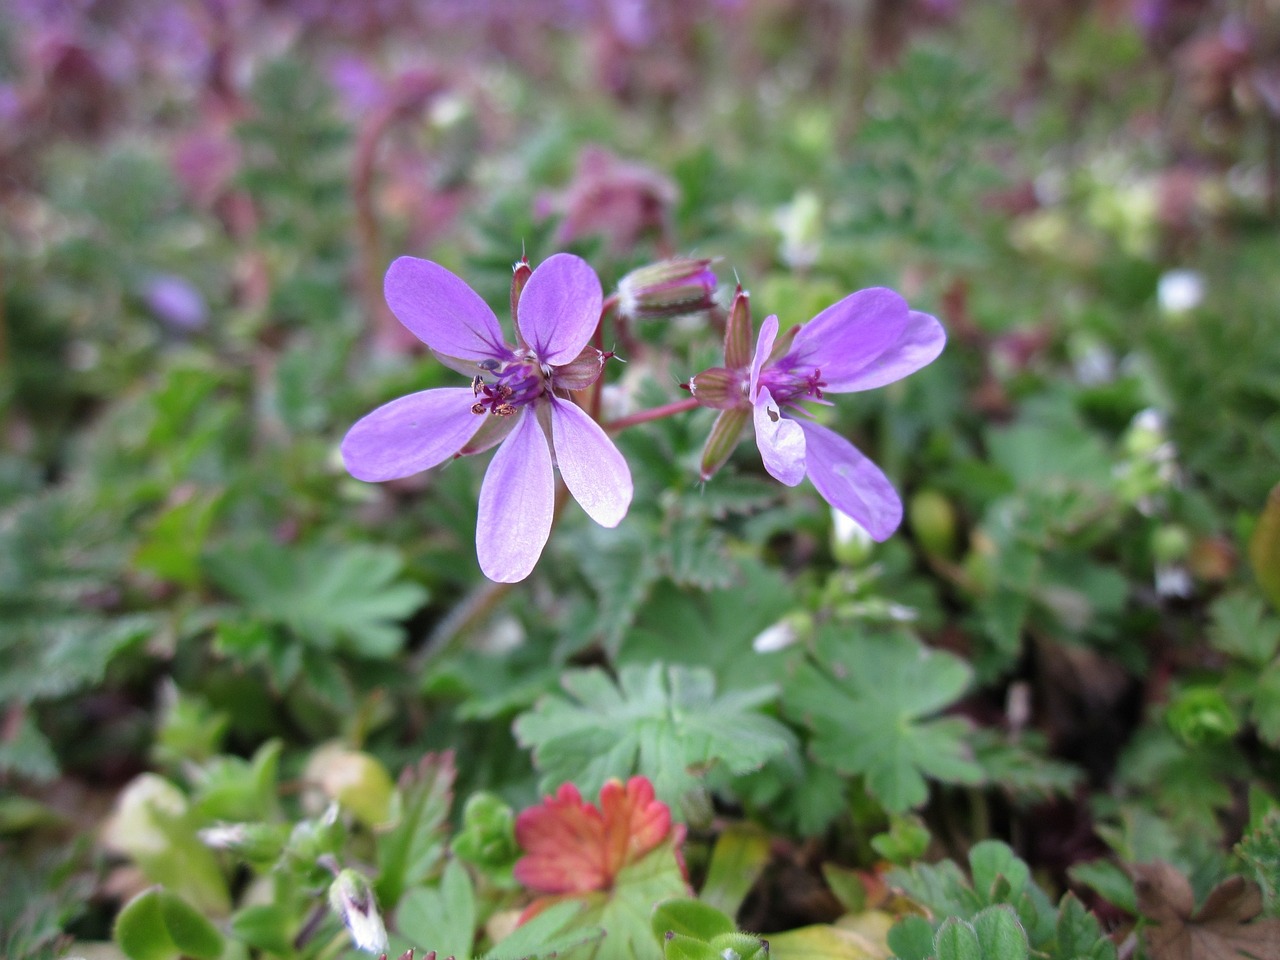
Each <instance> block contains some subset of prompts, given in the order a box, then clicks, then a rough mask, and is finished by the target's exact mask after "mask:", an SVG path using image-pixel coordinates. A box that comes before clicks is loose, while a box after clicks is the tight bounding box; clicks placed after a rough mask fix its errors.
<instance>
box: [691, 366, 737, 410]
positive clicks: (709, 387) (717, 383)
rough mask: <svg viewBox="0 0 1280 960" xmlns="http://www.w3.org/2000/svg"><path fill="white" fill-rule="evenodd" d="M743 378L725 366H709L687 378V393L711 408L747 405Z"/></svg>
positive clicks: (718, 408) (730, 407) (732, 407)
mask: <svg viewBox="0 0 1280 960" xmlns="http://www.w3.org/2000/svg"><path fill="white" fill-rule="evenodd" d="M743 388H744V383H743V378H742V376H741V375H740V374H738V373H736V372H735V371H733V370H729V369H727V368H726V367H709V368H708V369H706V370H703V371H702V372H701V373H699V374H695V375H694V376H693V377H692V378H691V379H690V380H689V393H690V394H692V395H693V399H695V400H697V401H698V403H699V404H700V405H701V406H704V407H711V408H712V409H713V410H731V409H734V408H736V407H742V408H746V407H747V402H746V397H745V396H744V395H743Z"/></svg>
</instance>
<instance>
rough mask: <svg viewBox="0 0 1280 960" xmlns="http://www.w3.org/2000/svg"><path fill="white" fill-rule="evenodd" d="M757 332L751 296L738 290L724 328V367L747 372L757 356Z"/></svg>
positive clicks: (739, 286)
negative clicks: (754, 328) (752, 315)
mask: <svg viewBox="0 0 1280 960" xmlns="http://www.w3.org/2000/svg"><path fill="white" fill-rule="evenodd" d="M754 340H755V332H754V331H753V330H752V329H751V294H749V293H747V291H745V290H743V289H742V284H738V289H737V291H736V292H735V293H734V295H733V305H732V306H731V307H730V308H729V322H728V323H727V324H725V328H724V365H725V366H726V367H728V368H729V369H730V370H745V369H747V368H748V367H750V366H751V360H752V357H753V356H754V355H755V347H756V345H755V343H754V342H753V341H754Z"/></svg>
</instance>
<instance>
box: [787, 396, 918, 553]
mask: <svg viewBox="0 0 1280 960" xmlns="http://www.w3.org/2000/svg"><path fill="white" fill-rule="evenodd" d="M796 422H797V423H799V424H800V426H801V428H802V429H803V430H804V438H805V441H806V444H807V447H806V451H807V466H808V470H809V479H810V480H812V481H813V485H814V486H815V487H817V488H818V493H820V494H822V497H823V499H825V500H826V501H827V503H829V504H831V505H832V506H833V507H835V508H836V509H837V510H840V511H841V512H843V513H847V514H848V515H849V516H851V517H852V518H853V519H854V520H857V521H858V523H860V524H862V526H863V527H865V528H866V531H867V532H868V533H869V534H871V536H872V537H873V538H874V539H876V540H887V539H889V536H890V535H891V534H892V533H893V531H894V530H896V529H898V524H900V523H901V522H902V501H901V500H899V499H898V493H897V491H896V490H894V489H893V484H891V483H890V482H889V480H888V478H887V477H886V476H885V475H884V474H883V473H882V472H881V471H880V468H879V467H877V466H876V465H875V464H874V463H872V462H871V461H870V460H869V459H867V457H865V456H864V455H863V454H862V453H861V451H859V450H858V448H857V447H855V446H854V445H853V444H852V443H850V442H849V441H848V440H846V439H845V438H844V437H842V436H840V435H839V434H838V433H835V432H834V431H831V430H828V429H827V428H826V427H822V426H819V425H818V424H816V423H810V422H808V421H805V420H798V421H796Z"/></svg>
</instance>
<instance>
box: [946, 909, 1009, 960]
mask: <svg viewBox="0 0 1280 960" xmlns="http://www.w3.org/2000/svg"><path fill="white" fill-rule="evenodd" d="M933 952H934V954H935V956H936V957H937V960H997V958H996V957H990V958H988V957H985V956H984V955H983V953H982V947H981V945H980V944H979V943H978V932H977V931H976V930H974V929H973V927H972V926H971V925H970V924H968V923H966V922H965V921H963V920H961V919H960V918H959V917H948V918H947V919H946V920H944V921H943V923H942V926H941V927H939V928H938V933H937V935H936V936H934V938H933Z"/></svg>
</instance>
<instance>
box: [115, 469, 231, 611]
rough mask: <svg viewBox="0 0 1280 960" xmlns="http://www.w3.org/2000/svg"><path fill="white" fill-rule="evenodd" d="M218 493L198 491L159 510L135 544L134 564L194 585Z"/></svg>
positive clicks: (215, 508) (196, 583) (220, 499)
mask: <svg viewBox="0 0 1280 960" xmlns="http://www.w3.org/2000/svg"><path fill="white" fill-rule="evenodd" d="M222 497H223V495H222V493H221V492H215V493H205V494H198V495H196V496H193V497H191V498H190V499H187V500H184V501H182V502H181V503H177V504H174V505H173V506H171V507H169V508H168V509H167V510H166V511H165V512H164V513H161V514H160V515H159V516H158V517H156V519H155V520H154V521H153V522H152V524H151V527H150V529H149V531H148V533H147V536H146V538H145V539H144V540H143V541H142V543H141V544H140V545H139V546H138V550H137V552H136V553H135V554H134V556H133V563H134V566H136V567H137V568H138V569H140V570H145V571H147V572H148V573H150V574H153V575H154V576H156V577H159V578H160V579H162V580H171V581H173V582H174V583H179V584H182V585H183V586H186V587H195V586H197V585H198V584H199V582H200V552H201V551H202V550H203V549H204V545H205V538H206V537H207V536H208V534H209V529H210V527H211V526H212V525H213V519H214V516H215V514H216V513H217V511H218V507H219V506H221V504H222Z"/></svg>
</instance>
